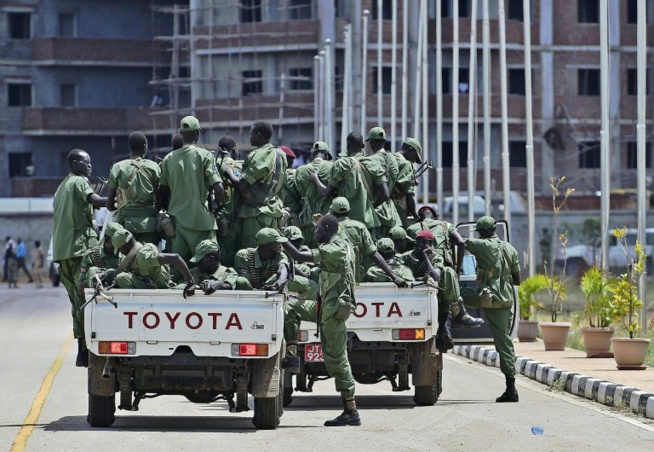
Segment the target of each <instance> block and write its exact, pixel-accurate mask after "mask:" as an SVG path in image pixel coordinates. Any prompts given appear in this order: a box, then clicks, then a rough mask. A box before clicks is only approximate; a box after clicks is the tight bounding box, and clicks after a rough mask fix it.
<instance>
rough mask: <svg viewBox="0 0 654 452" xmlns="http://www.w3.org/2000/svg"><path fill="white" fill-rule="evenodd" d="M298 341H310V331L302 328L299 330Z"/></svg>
mask: <svg viewBox="0 0 654 452" xmlns="http://www.w3.org/2000/svg"><path fill="white" fill-rule="evenodd" d="M297 341H298V342H309V332H308V331H307V330H300V331H298V332H297Z"/></svg>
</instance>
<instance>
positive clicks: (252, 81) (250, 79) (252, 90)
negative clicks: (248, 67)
mask: <svg viewBox="0 0 654 452" xmlns="http://www.w3.org/2000/svg"><path fill="white" fill-rule="evenodd" d="M241 77H242V78H243V85H242V91H241V95H243V96H247V95H248V94H259V93H263V80H262V77H263V72H262V71H243V72H241Z"/></svg>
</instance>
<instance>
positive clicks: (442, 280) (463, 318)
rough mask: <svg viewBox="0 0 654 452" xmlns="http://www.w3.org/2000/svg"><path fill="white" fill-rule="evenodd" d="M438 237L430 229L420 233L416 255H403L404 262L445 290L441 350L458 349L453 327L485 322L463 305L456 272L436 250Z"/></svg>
mask: <svg viewBox="0 0 654 452" xmlns="http://www.w3.org/2000/svg"><path fill="white" fill-rule="evenodd" d="M433 244H434V235H433V234H432V233H431V232H430V231H429V230H424V231H420V233H418V235H417V237H416V247H415V249H414V250H413V252H411V253H409V254H404V255H403V256H402V263H403V264H404V265H406V266H407V267H409V268H410V269H411V272H412V273H413V276H414V277H415V278H416V280H417V279H419V278H426V279H427V278H431V279H432V280H433V281H434V282H436V283H437V284H438V286H439V287H440V288H441V289H442V292H440V294H442V296H441V297H439V333H438V334H437V337H436V344H437V346H438V347H439V350H441V351H447V350H449V349H451V348H452V347H454V343H453V342H452V333H451V330H450V328H451V327H452V326H464V327H466V328H476V327H479V326H481V325H482V324H483V323H484V321H483V320H482V319H479V318H476V317H472V316H471V315H470V314H468V313H467V312H466V309H465V307H464V306H463V303H462V300H461V297H460V293H459V284H458V281H457V279H458V278H457V275H456V272H454V270H453V269H452V268H450V267H447V266H445V265H444V262H443V257H442V256H441V255H439V254H438V253H437V252H436V251H435V250H434V248H433Z"/></svg>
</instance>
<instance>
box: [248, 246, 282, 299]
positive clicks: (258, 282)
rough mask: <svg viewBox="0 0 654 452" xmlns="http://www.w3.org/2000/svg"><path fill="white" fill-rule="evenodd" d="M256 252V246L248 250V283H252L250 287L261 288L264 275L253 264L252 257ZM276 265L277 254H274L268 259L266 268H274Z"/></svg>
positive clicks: (277, 261) (277, 264)
mask: <svg viewBox="0 0 654 452" xmlns="http://www.w3.org/2000/svg"><path fill="white" fill-rule="evenodd" d="M256 252H257V249H256V248H253V249H249V250H248V275H249V276H250V284H252V288H253V289H259V290H260V289H262V288H263V283H264V282H265V281H262V280H263V276H264V275H262V274H261V270H260V269H259V268H257V267H256V266H255V265H254V258H255V253H256ZM278 266H279V255H278V254H276V255H274V256H273V257H272V258H271V259H270V261H269V264H268V268H274V269H275V270H276V269H277V267H278ZM266 279H267V278H266Z"/></svg>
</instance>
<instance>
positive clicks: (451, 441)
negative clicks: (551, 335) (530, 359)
mask: <svg viewBox="0 0 654 452" xmlns="http://www.w3.org/2000/svg"><path fill="white" fill-rule="evenodd" d="M25 287H26V289H25V290H24V291H18V290H13V289H12V290H11V291H9V290H7V289H6V286H4V287H2V288H1V289H0V343H1V344H2V346H1V347H0V391H1V392H0V394H1V395H2V398H1V399H0V407H1V409H0V451H5V450H16V451H18V450H28V451H53V450H55V451H59V450H62V451H63V450H65V451H73V450H78V451H87V450H92V451H94V452H103V451H112V452H115V451H121V450H139V451H149V450H157V451H179V450H192V451H202V450H217V449H218V450H220V449H222V450H235V449H237V448H239V449H240V450H248V448H254V447H257V448H259V450H262V448H263V450H285V451H289V450H365V449H368V450H402V451H405V450H447V451H451V450H454V451H456V450H502V451H506V450H563V449H568V450H634V451H640V450H654V424H651V423H649V424H648V423H647V422H648V421H647V420H643V419H642V418H640V419H639V418H636V417H633V416H630V415H628V414H627V413H626V412H624V413H623V412H617V411H610V410H609V409H607V408H604V407H601V406H598V405H597V404H592V403H588V402H585V401H582V400H580V399H578V398H575V397H574V396H571V395H569V394H565V393H561V392H552V391H549V390H547V389H544V386H542V385H539V384H537V383H533V382H531V381H529V380H527V379H524V378H522V377H519V381H518V383H519V391H520V397H521V402H520V403H519V404H508V405H507V404H503V405H501V404H496V403H494V398H495V397H496V396H497V395H499V394H500V393H501V391H502V389H503V381H504V380H503V377H502V375H501V374H500V373H499V371H498V370H497V369H490V368H486V367H485V366H482V365H479V364H476V363H472V362H470V361H467V360H464V359H461V358H458V357H453V356H450V355H448V356H447V357H446V361H445V370H446V371H445V375H444V391H443V394H442V395H441V399H440V400H439V401H438V403H437V404H436V405H435V406H433V407H416V406H414V404H413V402H412V400H411V394H409V393H399V394H393V393H392V392H391V391H390V385H389V384H387V383H381V384H378V385H374V386H363V385H360V386H358V387H357V391H358V399H357V401H358V404H359V407H360V411H361V416H362V420H363V426H361V427H358V428H357V427H348V428H345V429H328V428H325V427H323V426H322V424H323V422H324V420H325V419H327V418H329V417H332V416H334V415H336V414H337V413H338V412H339V411H340V406H339V405H340V400H339V397H338V396H337V395H335V393H334V391H333V383H332V382H331V381H325V382H318V383H317V384H316V386H315V388H314V389H315V392H314V393H311V394H299V395H297V397H295V398H294V401H293V404H292V405H291V406H290V407H288V408H287V409H286V412H285V414H284V416H283V418H282V421H281V425H280V426H279V428H278V429H277V430H275V431H257V430H255V429H254V427H253V426H252V423H251V421H250V419H251V416H252V414H251V412H250V413H239V414H231V413H229V412H228V411H227V409H226V405H224V404H223V403H214V404H211V405H195V404H192V403H190V402H188V401H186V399H184V398H181V397H160V398H156V399H148V400H144V401H143V402H142V403H141V410H140V411H139V412H137V413H125V412H122V411H119V412H117V418H116V423H115V424H114V426H113V427H112V428H109V429H92V428H90V427H89V426H88V425H87V423H86V408H87V396H86V373H85V371H83V370H81V369H77V368H75V366H74V361H75V346H74V344H71V343H70V341H69V338H70V320H69V315H70V314H69V304H68V301H67V298H66V296H65V293H64V291H63V288H59V289H54V288H46V289H40V290H37V289H34V288H32V287H31V286H25ZM62 353H63V354H62ZM60 354H62V355H61V356H62V358H61V359H59V360H58V359H57V357H58V356H60ZM58 363H60V364H61V367H60V368H59V369H58V370H57V364H58ZM53 364H54V369H53V368H52V367H53ZM44 381H45V383H46V384H45V386H44V387H42V385H43V383H44ZM49 381H52V385H51V387H48V384H47V383H48V382H49ZM26 419H27V422H26ZM533 426H540V427H542V428H543V431H544V433H543V434H542V435H534V434H532V432H531V428H532V427H533ZM12 445H13V446H12ZM23 446H24V449H23ZM12 447H13V449H12Z"/></svg>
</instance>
